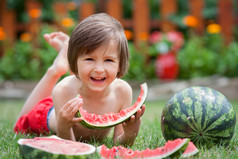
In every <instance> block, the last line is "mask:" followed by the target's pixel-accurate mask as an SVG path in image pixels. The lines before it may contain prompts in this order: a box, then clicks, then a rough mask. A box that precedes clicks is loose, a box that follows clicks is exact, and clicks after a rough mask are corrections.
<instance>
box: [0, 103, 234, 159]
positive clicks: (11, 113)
mask: <svg viewBox="0 0 238 159" xmlns="http://www.w3.org/2000/svg"><path fill="white" fill-rule="evenodd" d="M165 104H166V101H157V102H147V103H146V106H147V107H146V112H145V114H144V116H143V117H142V125H141V129H140V132H139V135H138V137H137V138H136V141H135V144H134V145H133V146H132V147H130V148H131V149H133V150H136V149H138V150H143V149H146V148H150V149H154V148H156V147H161V146H163V145H164V143H165V140H164V138H163V136H162V132H161V128H160V115H161V111H162V108H163V106H164V105H165ZM22 105H23V101H22V100H11V101H10V100H2V101H1V102H0V158H1V159H18V158H20V154H19V152H18V151H19V150H18V145H17V141H18V139H20V138H31V137H33V136H24V135H15V134H14V133H13V131H12V129H13V125H14V122H15V119H16V117H17V115H18V113H19V111H20V109H21V106H22ZM232 105H233V107H234V108H235V111H236V113H237V115H236V116H237V117H238V101H232ZM237 123H238V122H237ZM112 143H113V142H112V139H111V137H110V136H109V137H108V138H106V139H105V140H104V141H103V144H106V145H107V146H108V147H112V146H114V145H113V144H112ZM91 144H94V145H99V143H96V142H93V141H92V142H91ZM199 150H200V152H199V153H198V154H197V155H196V156H194V157H192V158H197V159H201V158H204V159H205V158H206V159H207V158H209V159H223V158H227V159H228V158H229V159H237V158H238V126H237V125H236V130H235V134H234V137H233V138H232V140H231V142H230V144H229V146H228V147H222V146H215V147H213V148H211V149H206V148H204V147H202V148H200V149H199ZM95 158H98V156H97V155H96V156H95Z"/></svg>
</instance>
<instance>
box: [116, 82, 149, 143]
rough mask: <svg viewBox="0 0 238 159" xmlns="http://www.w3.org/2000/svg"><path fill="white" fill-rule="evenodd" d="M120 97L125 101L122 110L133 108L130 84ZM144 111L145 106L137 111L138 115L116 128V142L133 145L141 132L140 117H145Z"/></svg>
mask: <svg viewBox="0 0 238 159" xmlns="http://www.w3.org/2000/svg"><path fill="white" fill-rule="evenodd" d="M118 96H119V97H121V99H120V100H122V101H124V103H123V105H122V107H121V110H122V109H126V108H128V107H130V106H131V103H132V89H131V87H130V86H129V85H128V84H126V85H125V87H124V88H123V89H122V91H121V94H120V95H118ZM144 111H145V107H144V106H143V107H142V108H141V109H139V110H138V111H137V113H136V115H133V116H131V118H130V119H128V120H127V121H126V122H123V123H122V124H119V125H117V126H116V127H115V129H114V135H113V139H114V142H116V143H120V144H128V145H133V143H134V141H135V138H136V136H137V135H138V132H139V128H140V123H141V121H140V117H141V116H142V115H143V113H144Z"/></svg>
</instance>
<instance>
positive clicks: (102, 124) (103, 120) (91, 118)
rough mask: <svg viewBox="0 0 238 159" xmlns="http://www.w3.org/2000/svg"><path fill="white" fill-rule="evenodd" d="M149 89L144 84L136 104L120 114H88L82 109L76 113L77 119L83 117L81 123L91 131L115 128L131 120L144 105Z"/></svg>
mask: <svg viewBox="0 0 238 159" xmlns="http://www.w3.org/2000/svg"><path fill="white" fill-rule="evenodd" d="M147 92H148V87H147V84H146V83H144V84H142V85H141V92H140V95H139V96H138V98H137V100H136V102H135V103H134V104H133V105H132V106H130V107H129V108H127V109H123V110H121V111H120V112H118V113H112V112H109V113H105V114H103V115H100V114H95V113H88V112H87V110H84V109H83V108H82V107H80V109H79V111H78V112H77V113H76V115H75V116H76V117H82V118H83V121H81V122H80V124H82V125H83V126H84V127H86V128H90V129H105V128H109V127H113V126H115V125H117V124H120V123H122V122H124V121H125V120H127V119H128V118H130V116H132V115H133V114H135V113H136V111H137V110H138V109H139V108H140V107H141V106H142V105H143V104H144V102H145V100H146V97H147Z"/></svg>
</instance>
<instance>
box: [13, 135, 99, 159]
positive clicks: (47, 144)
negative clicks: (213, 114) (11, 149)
mask: <svg viewBox="0 0 238 159" xmlns="http://www.w3.org/2000/svg"><path fill="white" fill-rule="evenodd" d="M18 144H19V150H20V154H21V156H22V158H25V159H27V158H29V159H30V158H86V157H90V156H92V155H93V154H94V152H95V151H96V148H95V147H94V146H92V145H89V144H86V143H82V142H76V141H71V140H64V139H61V138H59V137H57V136H54V135H53V136H50V137H35V138H33V139H19V140H18Z"/></svg>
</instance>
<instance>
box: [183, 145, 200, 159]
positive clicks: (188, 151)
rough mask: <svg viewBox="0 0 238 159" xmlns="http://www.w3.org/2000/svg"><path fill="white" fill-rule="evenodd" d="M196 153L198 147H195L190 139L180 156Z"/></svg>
mask: <svg viewBox="0 0 238 159" xmlns="http://www.w3.org/2000/svg"><path fill="white" fill-rule="evenodd" d="M197 153H198V149H197V147H196V146H195V145H194V144H193V142H192V141H190V142H189V143H188V147H187V148H186V150H185V151H184V152H183V154H182V156H181V157H182V158H185V157H190V156H193V155H195V154H197Z"/></svg>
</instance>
